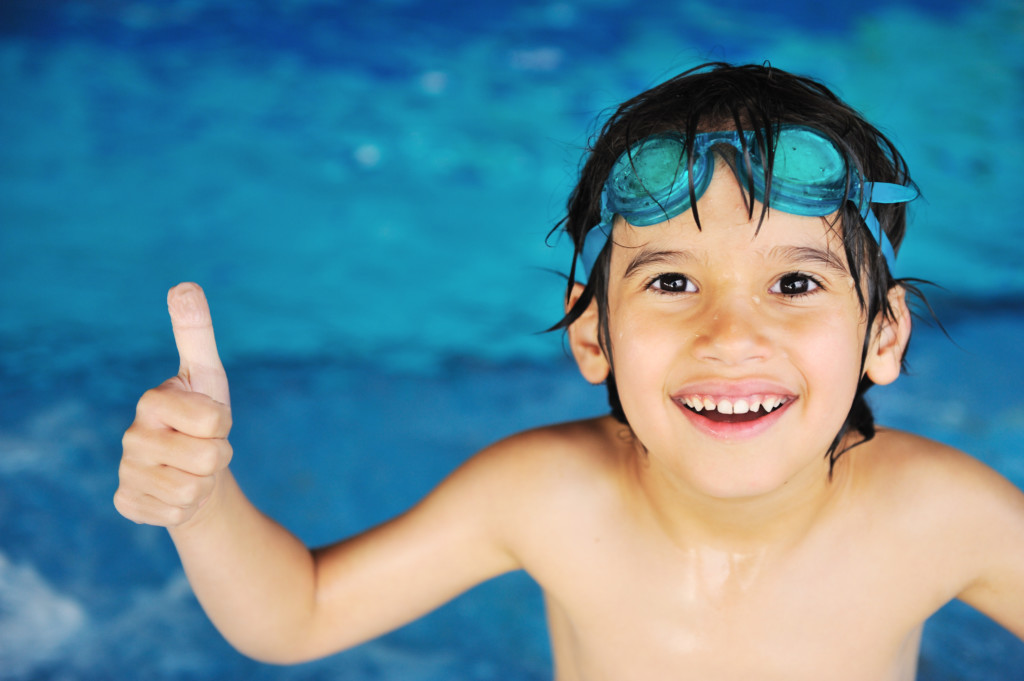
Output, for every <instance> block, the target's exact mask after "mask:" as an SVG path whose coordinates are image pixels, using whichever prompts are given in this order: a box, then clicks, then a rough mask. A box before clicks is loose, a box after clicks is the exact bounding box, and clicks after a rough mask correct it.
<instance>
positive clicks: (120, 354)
mask: <svg viewBox="0 0 1024 681" xmlns="http://www.w3.org/2000/svg"><path fill="white" fill-rule="evenodd" d="M642 7H643V9H642V10H641V9H637V3H633V2H627V1H626V0H587V1H585V2H516V3H513V2H475V1H471V0H434V1H431V2H425V1H423V0H375V1H374V2H349V3H346V2H341V3H338V2H327V1H318V0H302V1H300V0H292V1H289V2H284V1H281V2H274V3H270V2H252V3H238V2H233V1H232V0H180V1H179V2H174V3H155V2H146V1H143V0H105V1H104V2H94V1H91V0H89V1H87V0H74V1H73V0H63V1H58V0H52V1H50V2H45V3H40V2H35V1H33V0H6V1H5V2H4V3H2V4H0V283H2V284H3V286H2V290H3V297H2V298H0V301H2V302H0V312H2V314H0V679H12V680H18V681H22V680H29V679H67V680H72V679H74V680H78V679H83V680H84V679H174V680H177V679H204V680H205V679H234V678H237V679H261V678H268V679H270V678H272V679H354V680H359V681H364V680H365V681H370V680H378V679H383V680H390V679H400V680H403V681H405V680H412V681H418V680H428V679H506V680H511V681H518V680H526V679H531V680H532V679H544V678H550V665H549V660H548V655H549V653H548V649H547V641H546V632H545V630H544V623H543V613H542V608H541V603H540V597H539V594H538V593H537V591H536V588H535V587H534V586H533V585H532V584H531V583H530V582H529V580H527V579H526V578H525V577H523V576H521V575H512V576H509V577H506V578H502V579H499V580H497V581H495V582H492V583H490V584H487V585H484V586H482V587H480V588H478V589H476V590H474V591H473V592H471V593H470V594H468V595H466V596H465V597H463V598H460V599H458V600H457V601H455V602H454V603H453V604H451V605H449V606H447V607H445V608H443V609H442V610H440V611H439V612H438V613H435V614H434V615H431V616H430V617H428V618H426V619H425V620H423V621H421V622H419V623H416V624H414V625H411V626H410V627H407V628H406V629H403V630H401V631H399V632H396V633H395V634H392V635H390V636H387V637H385V638H383V639H381V640H380V641H376V642H373V643H369V644H366V645H364V646H362V647H360V648H357V649H355V650H353V651H350V652H347V653H344V654H341V655H338V656H335V657H332V658H330V659H328V660H325V661H321V662H317V663H313V664H309V665H303V666H299V667H294V668H288V669H279V668H275V667H269V666H264V665H259V664H257V663H254V662H251V661H248V660H246V659H244V658H242V657H241V656H239V655H238V654H237V653H235V652H234V651H232V650H231V649H230V648H229V647H228V646H227V645H226V644H225V643H224V642H223V641H222V640H221V639H220V638H219V635H218V634H217V633H216V632H215V631H214V630H213V629H212V627H211V626H210V625H209V623H208V622H207V621H206V620H205V618H204V617H203V615H202V613H201V611H200V610H199V608H198V606H197V605H196V603H195V601H194V599H193V598H192V596H191V593H190V591H189V589H188V585H187V583H186V582H185V581H184V578H183V576H182V573H181V570H180V567H179V565H178V563H177V560H176V558H175V555H174V552H173V549H172V547H171V546H170V543H169V541H168V539H167V537H166V533H164V532H163V531H162V530H158V529H154V528H147V527H136V526H134V525H132V524H130V523H128V522H126V521H124V520H122V519H121V518H120V517H119V516H117V515H116V513H115V512H114V510H113V507H112V505H111V503H110V497H111V495H112V494H113V491H114V488H115V486H116V468H117V461H118V458H119V455H120V444H119V439H120V435H121V433H122V432H123V430H124V428H125V427H126V426H127V425H128V424H129V423H130V421H131V418H132V410H133V406H134V402H135V400H136V399H137V397H138V395H139V393H140V392H141V391H142V390H144V389H145V388H146V387H149V386H151V385H155V384H156V383H159V382H160V381H162V380H163V379H164V378H166V377H167V376H168V375H170V374H172V373H173V372H174V371H175V370H176V358H175V355H174V347H173V342H172V340H171V337H170V332H169V325H168V323H167V320H166V312H165V307H164V295H165V292H166V289H167V287H168V286H170V285H173V284H174V283H176V282H178V281H181V280H196V281H199V282H201V283H203V285H204V287H205V288H206V289H207V292H208V295H209V296H210V299H211V303H212V306H213V312H214V316H215V320H216V323H217V332H218V340H219V343H220V346H221V350H222V355H223V357H224V360H225V363H226V365H227V369H228V372H229V376H230V378H231V380H232V397H233V402H234V405H233V406H234V409H235V421H236V427H235V430H234V431H233V434H232V439H233V444H234V447H235V450H236V459H235V463H234V464H233V465H234V466H235V468H236V472H237V475H238V477H239V478H240V479H241V481H242V483H243V485H244V486H245V488H246V490H247V491H248V492H249V494H250V496H251V497H252V498H253V499H254V500H255V501H256V502H257V503H258V504H259V505H260V506H261V507H262V508H264V509H265V510H266V511H268V512H269V513H270V514H271V515H273V516H275V517H277V518H279V519H280V520H281V521H282V522H284V523H285V524H286V525H287V526H288V527H290V528H292V529H293V530H294V531H296V532H297V533H298V534H299V535H300V536H302V537H303V539H305V540H307V541H309V542H310V543H320V542H325V541H329V540H331V539H334V538H336V537H338V536H340V535H343V534H347V533H351V532H354V531H357V530H359V529H362V528H364V527H366V526H367V525H369V524H372V523H374V522H377V521H380V520H383V519H385V518H387V517H389V516H390V515H393V514H394V513H396V512H398V511H400V510H403V509H404V508H406V507H407V506H408V505H409V504H411V503H412V502H414V501H415V500H416V499H418V498H419V497H420V496H421V495H422V494H423V493H424V492H426V491H427V490H428V489H429V488H430V487H431V486H432V485H433V484H435V483H436V482H437V481H439V480H440V478H441V477H443V475H444V474H445V473H446V472H448V471H449V470H451V469H452V468H453V467H454V466H455V465H457V464H458V463H459V462H460V461H462V460H463V459H465V458H466V457H467V456H469V455H470V454H471V453H472V452H473V451H474V450H476V449H477V448H479V447H481V446H483V445H485V444H487V443H488V442H491V441H493V440H495V439H497V438H499V437H501V436H503V435H506V434H508V433H511V432H514V431H516V430H519V429H522V428H524V427H528V426H532V425H537V424H540V423H545V422H550V421H554V420H562V419H568V418H575V417H579V416H584V415H590V414H594V413H598V412H600V411H602V409H603V406H602V404H603V398H602V394H601V391H600V390H599V389H593V388H590V387H589V386H587V385H586V384H585V383H584V382H583V381H582V380H581V379H580V378H579V377H578V376H577V374H576V373H575V369H574V368H573V367H572V366H571V363H570V361H569V360H568V359H567V358H566V357H565V355H564V352H563V349H562V346H561V343H560V338H559V337H558V336H557V335H552V334H540V333H536V332H537V331H540V330H542V329H544V328H546V327H547V326H549V325H550V324H551V323H552V321H554V320H555V319H556V318H557V317H558V315H559V309H560V304H559V295H560V292H561V286H562V281H561V279H560V278H559V277H558V276H557V275H556V274H553V273H552V270H555V271H564V270H565V269H566V257H567V249H566V248H565V245H564V244H562V243H560V242H558V241H557V240H554V241H552V242H551V243H550V244H546V243H545V237H546V235H547V233H548V231H549V230H550V228H551V227H552V225H553V224H554V222H555V221H557V220H558V218H559V217H560V208H561V206H562V204H563V202H564V197H565V195H566V193H567V191H568V189H569V187H570V186H571V182H572V175H573V172H574V171H575V169H576V163H577V160H578V154H579V149H580V148H581V147H582V145H583V144H584V143H585V141H586V138H587V135H588V133H589V132H590V131H592V130H593V120H594V118H595V116H597V115H598V114H599V113H600V112H601V111H603V110H604V109H606V107H608V106H611V105H613V104H615V103H616V102H618V101H620V100H622V99H624V98H625V97H627V96H630V95H631V94H634V93H635V92H637V91H639V90H641V89H643V88H645V87H647V86H649V85H651V84H653V83H655V82H657V81H659V80H661V79H663V78H664V77H666V76H668V75H671V74H672V73H674V72H677V71H679V70H681V69H683V68H685V67H688V66H691V65H694V64H696V63H699V62H700V61H704V60H705V59H707V58H722V59H727V60H731V61H762V60H764V59H770V60H771V61H772V62H773V63H774V64H776V65H778V66H780V67H783V68H786V69H789V70H793V71H797V72H807V73H812V74H814V75H816V76H819V77H821V78H822V79H824V80H825V81H826V82H828V83H830V84H831V85H833V86H835V88H836V89H837V90H838V91H839V92H840V93H841V94H842V95H843V96H844V97H845V98H846V99H848V100H849V101H851V102H852V103H853V104H854V105H855V106H857V107H858V108H860V109H861V110H863V111H864V112H865V113H866V114H867V115H868V117H869V118H871V119H872V120H874V121H876V122H877V123H879V124H880V125H881V126H882V127H883V128H885V129H886V130H887V131H888V132H891V133H892V135H893V137H894V138H895V139H896V140H897V142H898V143H899V145H900V146H901V148H903V149H904V151H905V153H906V156H907V158H908V160H909V162H910V164H911V167H912V168H913V169H914V171H915V177H916V179H917V180H918V182H919V184H920V185H921V186H922V188H923V189H924V192H925V196H926V198H925V200H923V201H919V202H917V205H915V216H914V219H913V223H912V225H911V237H910V240H909V241H908V243H907V245H906V247H905V249H904V251H903V253H902V254H901V257H900V266H901V268H903V273H904V274H914V275H917V276H921V277H924V278H927V279H932V280H935V281H937V282H939V283H940V284H942V285H943V286H944V287H945V288H944V289H943V290H936V291H935V292H934V293H933V294H932V298H933V300H934V302H935V304H936V307H937V308H938V311H939V313H940V315H941V317H942V319H943V321H944V322H945V323H946V325H947V327H948V330H949V331H950V333H951V335H952V336H953V338H954V339H955V341H956V345H954V344H952V343H950V342H949V341H947V340H946V339H944V338H943V337H942V336H941V334H939V333H938V332H937V331H936V330H934V329H932V328H928V327H923V328H921V329H919V331H918V333H917V336H916V337H915V340H914V345H913V347H912V349H911V368H912V374H911V375H910V376H907V377H905V378H902V379H901V380H900V381H899V382H897V384H895V385H894V386H891V387H889V388H886V389H883V390H880V391H878V394H877V395H876V396H875V403H876V405H877V407H878V410H879V413H880V417H881V420H883V421H885V422H888V423H891V424H893V425H897V426H901V427H906V428H910V429H913V430H916V431H919V432H922V433H925V434H928V435H930V436H933V437H937V438H939V439H943V440H945V441H948V442H951V443H952V444H955V445H957V446H960V447H963V448H965V449H967V450H969V451H971V452H973V453H975V454H976V455H978V456H979V457H980V458H982V459H984V460H985V461H987V462H988V463H989V464H990V465H992V466H994V467H996V468H997V469H998V470H1000V471H1001V472H1002V473H1003V474H1004V475H1007V476H1008V477H1010V478H1011V479H1012V480H1014V481H1015V482H1016V483H1017V484H1018V485H1022V486H1024V458H1022V457H1021V456H1019V455H1018V452H1020V449H1021V443H1022V442H1024V399H1022V397H1021V390H1020V387H1021V378H1022V376H1024V364H1022V361H1021V359H1020V356H1021V354H1020V352H1019V343H1018V342H1017V339H1018V338H1019V337H1021V335H1022V333H1024V270H1022V269H1021V268H1020V267H1019V263H1020V262H1021V261H1022V259H1024V235H1022V232H1021V230H1020V228H1019V223H1020V220H1019V211H1018V210H1017V204H1018V203H1019V199H1018V197H1019V182H1020V178H1021V177H1022V173H1024V133H1022V131H1024V82H1022V81H1024V38H1022V36H1024V8H1022V5H1021V4H1020V2H1019V1H1018V0H981V1H977V0H963V1H954V0H945V1H943V2H925V1H924V0H918V1H916V2H904V3H900V4H893V3H890V2H882V1H880V0H878V1H873V2H861V3H856V4H854V3H818V2H810V1H807V2H785V3H783V2H777V3H775V2H754V1H752V0H718V1H716V2H714V3H703V2H698V1H696V0H690V1H680V2H663V3H645V4H643V5H642ZM1021 669H1024V644H1021V643H1020V642H1018V641H1016V639H1013V638H1012V637H1011V636H1009V635H1008V634H1006V633H1005V632H1003V631H1002V630H1000V629H999V628H998V627H996V626H995V625H992V624H991V623H989V622H987V621H986V620H985V619H984V618H981V617H980V616H978V615H976V614H975V613H973V612H972V611H970V610H969V609H968V608H966V607H962V606H956V605H954V606H950V607H949V608H946V609H944V610H943V611H941V612H940V613H939V614H938V615H937V616H936V617H935V618H933V620H932V621H931V622H930V624H929V626H928V628H927V629H926V634H925V640H924V644H923V650H922V663H921V675H920V676H921V679H923V680H925V681H953V680H979V681H980V680H983V679H984V680H988V679H1020V678H1024V675H1022V673H1021V672H1020V670H1021Z"/></svg>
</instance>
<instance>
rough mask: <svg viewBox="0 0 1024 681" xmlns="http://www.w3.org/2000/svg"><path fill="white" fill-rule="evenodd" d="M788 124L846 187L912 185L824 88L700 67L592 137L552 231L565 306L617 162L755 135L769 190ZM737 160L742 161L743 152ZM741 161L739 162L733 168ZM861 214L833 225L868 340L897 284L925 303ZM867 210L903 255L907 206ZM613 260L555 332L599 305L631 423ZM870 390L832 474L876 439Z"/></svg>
mask: <svg viewBox="0 0 1024 681" xmlns="http://www.w3.org/2000/svg"><path fill="white" fill-rule="evenodd" d="M784 124H796V125H806V126H809V127H811V128H814V129H816V130H818V131H819V132H822V133H824V134H825V135H826V136H827V137H828V138H829V139H831V140H832V142H833V143H834V144H835V145H836V147H837V148H838V149H839V150H840V152H841V154H842V156H843V158H844V161H845V163H846V167H847V182H853V181H854V178H856V177H860V178H863V179H864V180H868V181H872V182H888V183H894V184H900V185H912V181H911V179H910V174H909V170H908V168H907V164H906V162H905V161H904V159H903V157H902V156H901V155H900V153H899V151H898V150H897V149H896V147H895V146H894V145H893V143H892V142H891V141H890V140H889V139H888V138H887V137H886V136H885V135H883V134H882V133H881V132H880V131H879V130H878V129H877V128H875V127H874V126H872V125H871V124H870V123H868V122H867V121H866V120H865V119H864V117H863V116H861V115H860V114H859V113H858V112H857V111H855V110H854V109H852V108H851V107H850V106H848V105H847V104H845V103H844V102H843V101H841V100H840V99H839V98H838V97H837V96H836V95H835V94H834V93H833V92H832V91H831V90H829V89H828V88H827V87H826V86H825V85H824V84H822V83H820V82H819V81H817V80H814V79H812V78H808V77H804V76H798V75H794V74H791V73H788V72H786V71H783V70H781V69H778V68H774V67H772V66H771V65H770V64H767V63H766V64H761V65H753V64H751V65H732V64H727V63H722V62H712V63H708V64H704V65H701V66H697V67H695V68H692V69H690V70H687V71H685V72H683V73H681V74H679V75H678V76H675V77H673V78H671V79H669V80H667V81H665V82H663V83H661V84H660V85H657V86H655V87H653V88H651V89H650V90H647V91H646V92H643V93H641V94H639V95H637V96H636V97H633V98H632V99H630V100H628V101H626V102H625V103H623V104H622V105H621V106H619V107H618V109H616V110H615V112H614V113H613V114H612V115H611V116H610V117H609V118H608V119H607V121H605V123H604V125H603V126H602V127H601V128H600V131H599V132H598V134H597V135H596V136H595V137H594V138H592V140H591V143H590V145H589V148H588V149H587V151H586V154H585V157H584V158H585V162H584V164H583V167H582V170H581V172H580V176H579V181H578V183H577V184H576V187H575V188H574V189H573V191H572V193H571V194H570V195H569V201H568V210H567V213H566V215H565V217H564V218H563V219H562V220H561V221H560V222H559V223H558V225H557V226H556V227H555V229H554V230H553V232H554V231H558V230H559V229H564V230H565V232H566V233H567V234H568V236H569V238H570V239H571V240H572V243H573V245H574V254H573V260H572V265H571V268H570V272H569V285H568V288H567V290H566V300H567V301H568V300H569V299H570V296H571V293H572V290H573V285H574V282H575V279H576V268H577V266H578V264H579V257H580V253H581V251H582V248H583V244H584V240H585V238H586V235H587V232H589V231H590V230H591V229H593V228H594V227H595V226H596V225H597V224H598V223H600V222H601V205H600V201H601V191H602V189H603V188H604V184H605V181H606V180H607V178H608V175H609V173H610V172H611V169H612V166H613V165H614V163H615V161H616V160H617V159H618V158H619V157H620V156H621V155H622V154H623V153H625V152H626V151H627V150H628V149H630V148H631V147H632V146H633V145H634V144H635V143H636V142H638V141H640V140H642V139H644V138H647V137H649V136H651V135H654V134H657V133H665V132H671V133H675V134H680V135H682V136H683V137H684V139H686V140H687V145H688V149H687V154H686V156H687V157H692V154H691V153H690V152H691V151H692V144H693V137H694V135H695V134H697V133H699V132H709V131H718V130H738V131H750V132H752V133H754V144H756V145H757V147H758V148H759V149H760V150H761V157H762V158H764V159H766V161H765V164H764V165H765V170H764V173H765V178H764V179H765V184H766V185H770V182H771V173H772V163H771V159H773V157H774V154H773V153H772V152H773V148H774V136H773V135H771V134H768V133H767V132H766V131H771V130H774V129H776V127H777V126H779V125H784ZM743 153H744V154H745V153H748V152H743ZM737 155H740V154H739V153H738V152H737ZM727 160H728V159H727ZM741 162H743V159H733V161H732V163H741ZM741 185H742V182H741ZM751 189H752V188H750V187H747V188H745V194H746V195H747V196H748V197H749V196H751V195H752V191H751ZM692 192H693V189H692V187H691V205H692V206H693V212H694V217H695V219H696V222H697V227H698V228H700V216H699V214H698V212H697V210H696V205H697V201H696V197H694V196H692ZM767 202H768V200H767V199H766V203H767ZM747 205H748V207H749V210H750V211H751V217H752V216H753V210H754V202H753V201H750V200H748V201H747ZM863 208H864V207H863V206H859V205H856V204H855V203H854V202H853V201H847V202H845V204H844V205H843V207H842V208H841V209H840V211H839V215H838V220H837V223H838V227H839V229H838V233H839V234H840V236H841V237H842V242H843V247H844V250H845V253H846V259H847V262H848V263H849V266H850V272H851V274H852V276H853V280H854V284H855V288H856V291H857V295H858V297H859V302H860V306H861V309H862V310H863V311H864V313H865V315H866V318H867V319H868V322H869V323H868V329H869V331H868V334H870V329H871V328H872V324H871V321H872V320H875V319H876V318H877V317H878V315H882V317H883V318H884V319H888V320H892V319H893V317H894V310H893V309H892V306H891V305H890V303H889V296H888V294H889V291H890V290H891V289H892V288H893V287H895V286H897V285H900V286H903V287H904V288H905V289H906V290H907V291H908V292H909V293H911V294H913V295H917V296H919V297H921V296H920V291H919V290H918V289H917V288H916V287H915V286H914V285H913V283H912V281H914V280H909V279H902V280H897V279H895V278H893V275H892V273H891V272H890V271H889V267H888V265H887V263H886V261H885V257H884V255H883V253H882V250H881V248H880V246H879V244H878V242H877V241H876V237H874V236H872V235H871V233H870V231H869V230H868V228H867V226H866V225H865V223H864V220H863V218H862V217H861V215H862V212H861V211H862V209H863ZM769 209H770V205H764V206H763V208H762V211H761V219H762V220H763V219H764V217H765V215H766V213H767V211H768V210H769ZM871 209H872V211H873V212H874V214H875V215H876V216H877V217H878V220H879V223H880V224H881V228H882V229H883V230H885V233H886V234H887V235H888V237H889V241H890V242H891V243H892V245H893V248H894V249H896V250H898V249H899V246H900V243H901V242H902V241H903V235H904V231H905V229H906V204H904V203H882V204H872V205H871ZM833 226H834V227H835V226H836V225H833ZM851 226H852V227H853V228H851ZM610 256H611V239H610V238H609V240H608V243H607V244H606V245H605V247H604V250H602V252H601V254H600V255H599V256H598V258H597V260H596V262H595V263H594V266H593V268H592V271H591V273H590V275H589V277H588V278H587V283H586V286H585V287H584V289H583V293H582V295H581V296H580V297H579V298H578V299H577V300H576V302H575V304H573V306H572V307H571V308H570V309H569V310H568V312H567V313H566V315H565V316H564V317H563V318H562V320H561V321H560V322H559V323H558V324H556V325H555V326H554V327H552V328H554V329H566V328H568V327H569V325H571V324H572V323H573V322H574V321H575V320H576V319H578V318H579V317H580V315H581V314H583V312H584V311H585V310H586V309H587V308H588V307H589V305H590V304H591V302H592V301H595V300H596V301H597V307H598V315H599V324H600V337H599V339H600V343H601V347H602V349H603V351H604V352H605V355H606V356H607V357H608V361H609V365H610V366H611V370H610V371H609V375H608V378H607V380H606V385H607V390H608V403H609V406H610V408H611V414H612V416H614V417H615V418H616V419H617V420H619V421H620V422H622V423H623V424H626V425H628V424H629V422H628V419H627V418H626V414H625V412H624V411H623V409H622V404H621V402H620V400H619V395H618V390H617V387H616V384H615V371H614V365H613V363H612V360H611V358H612V353H611V342H610V338H609V333H608V314H607V312H608V265H609V261H610ZM870 340H871V339H870V337H865V339H864V346H863V350H862V354H861V366H862V367H863V365H864V361H865V359H866V355H867V351H868V347H869V345H870ZM904 350H905V349H904ZM872 385H873V382H872V381H871V380H870V379H869V378H868V377H867V376H866V375H865V376H863V377H862V378H861V380H860V383H859V385H858V387H857V391H856V394H855V396H854V399H853V403H852V404H851V406H850V411H849V413H848V414H847V417H846V421H845V423H844V424H843V426H842V429H841V430H840V432H839V433H838V434H837V435H836V437H835V439H834V440H833V442H832V445H831V447H830V448H829V450H828V451H827V453H826V456H827V457H828V459H829V465H830V470H831V468H832V467H833V466H834V465H835V462H836V460H837V459H838V458H839V456H840V455H841V454H842V453H843V451H845V450H843V451H840V450H839V447H840V445H841V444H842V442H843V440H844V438H845V436H846V434H847V433H849V432H851V429H852V430H856V431H857V432H859V433H860V434H861V436H862V439H861V440H860V441H859V442H858V443H857V444H860V443H863V442H867V441H868V440H870V439H871V438H872V437H874V434H875V422H874V415H873V414H872V412H871V408H870V406H869V405H868V403H867V401H866V399H865V393H867V391H868V390H869V389H870V388H871V386H872Z"/></svg>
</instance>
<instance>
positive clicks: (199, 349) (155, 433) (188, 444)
mask: <svg viewBox="0 0 1024 681" xmlns="http://www.w3.org/2000/svg"><path fill="white" fill-rule="evenodd" d="M167 307H168V311H169V312H170V315H171V326H172V328H173V329H174V341H175V344H176V345H177V347H178V356H179V358H180V360H181V364H180V368H179V371H178V375H177V376H175V377H174V378H171V379H169V380H167V381H165V382H164V383H163V384H162V385H160V386H159V387H157V388H153V389H152V390H149V391H147V392H146V393H145V394H143V396H142V398H141V399H140V400H139V404H138V407H137V409H136V413H135V421H134V422H133V423H132V425H131V427H129V428H128V430H127V431H126V432H125V434H124V438H123V440H122V444H123V453H122V456H121V466H120V469H119V471H118V475H119V478H120V484H119V486H118V488H117V492H116V493H115V494H114V506H115V507H116V508H117V510H118V511H119V512H120V513H121V515H123V516H125V517H126V518H128V519H129V520H133V521H135V522H137V523H146V524H150V525H161V526H164V527H176V526H179V525H182V524H184V523H187V522H189V521H191V520H193V519H195V517H196V513H197V512H198V511H199V510H200V509H202V508H204V507H205V506H206V505H207V502H209V501H210V500H211V498H213V497H214V496H215V495H216V490H217V486H218V485H217V482H218V479H219V478H221V477H222V476H223V474H224V473H225V472H226V469H227V466H228V463H229V462H230V461H231V445H230V444H229V443H228V440H227V437H228V433H229V432H230V430H231V406H230V396H229V393H228V380H227V376H226V375H225V373H224V367H223V366H222V365H221V361H220V357H219V355H218V353H217V344H216V341H215V339H214V335H213V322H212V320H211V318H210V308H209V305H208V304H207V302H206V296H205V295H204V294H203V290H202V289H201V288H199V286H197V285H195V284H179V285H178V286H176V287H174V288H173V289H171V291H170V292H169V293H168V295H167Z"/></svg>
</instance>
